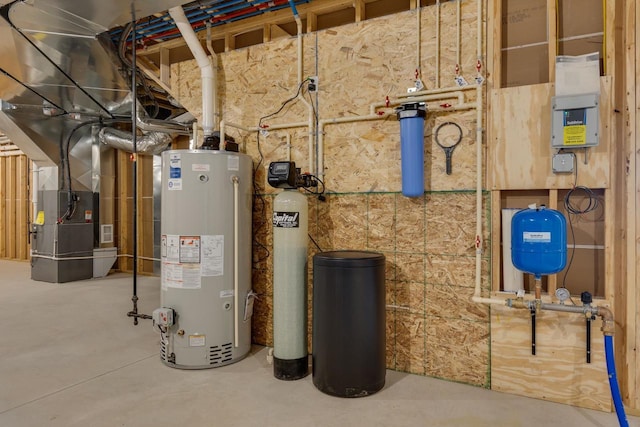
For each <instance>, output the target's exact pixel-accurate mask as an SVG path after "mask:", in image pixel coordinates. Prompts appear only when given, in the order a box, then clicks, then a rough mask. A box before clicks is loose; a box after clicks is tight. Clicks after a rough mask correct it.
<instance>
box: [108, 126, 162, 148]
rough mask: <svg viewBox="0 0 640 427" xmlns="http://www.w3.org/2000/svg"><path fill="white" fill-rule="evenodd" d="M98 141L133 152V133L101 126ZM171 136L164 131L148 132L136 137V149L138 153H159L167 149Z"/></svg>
mask: <svg viewBox="0 0 640 427" xmlns="http://www.w3.org/2000/svg"><path fill="white" fill-rule="evenodd" d="M98 136H99V138H100V142H101V143H102V144H106V145H108V146H110V147H113V148H117V149H119V150H124V151H127V152H129V153H133V135H132V134H131V133H130V132H126V131H122V130H118V129H114V128H102V129H100V133H99V135H98ZM172 140H173V138H172V137H171V135H170V134H168V133H165V132H149V133H146V134H144V135H142V136H139V137H137V138H136V151H137V152H138V153H139V154H160V153H161V152H163V151H164V150H166V149H167V147H168V146H169V144H170V143H171V141H172Z"/></svg>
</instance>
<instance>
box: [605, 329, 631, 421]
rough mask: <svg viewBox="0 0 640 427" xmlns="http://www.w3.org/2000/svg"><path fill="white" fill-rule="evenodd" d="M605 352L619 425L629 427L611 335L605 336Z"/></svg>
mask: <svg viewBox="0 0 640 427" xmlns="http://www.w3.org/2000/svg"><path fill="white" fill-rule="evenodd" d="M604 352H605V359H606V361H607V374H608V375H609V386H610V387H611V397H612V399H613V406H614V407H615V408H616V415H617V416H618V423H619V424H620V427H629V421H628V420H627V414H625V412H624V405H623V404H622V396H621V395H620V387H618V378H617V377H616V361H615V358H614V355H613V337H612V336H611V335H605V336H604Z"/></svg>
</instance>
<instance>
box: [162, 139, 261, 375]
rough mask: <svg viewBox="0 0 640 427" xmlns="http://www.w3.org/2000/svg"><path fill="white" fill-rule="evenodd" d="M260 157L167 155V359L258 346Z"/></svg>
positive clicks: (203, 358) (208, 364) (190, 364)
mask: <svg viewBox="0 0 640 427" xmlns="http://www.w3.org/2000/svg"><path fill="white" fill-rule="evenodd" d="M252 166H253V164H252V161H251V158H250V157H249V156H247V155H246V154H241V153H237V152H229V151H221V150H171V151H165V152H164V153H162V205H161V215H162V216H161V259H162V264H161V271H162V279H161V280H162V289H161V292H160V296H161V308H159V309H156V310H155V311H154V313H153V321H154V327H155V328H157V329H159V330H160V332H161V337H162V340H161V352H160V357H161V360H162V361H163V362H164V363H165V364H167V365H169V366H172V367H175V368H184V369H202V368H213V367H217V366H222V365H226V364H229V363H233V362H236V361H238V360H240V359H242V358H243V357H244V356H245V355H246V354H247V353H248V352H249V350H250V347H251V314H252V307H253V305H252V298H253V294H252V292H251V238H252V236H251V224H252V218H251V216H252V187H253V183H252Z"/></svg>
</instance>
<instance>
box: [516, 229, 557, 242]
mask: <svg viewBox="0 0 640 427" xmlns="http://www.w3.org/2000/svg"><path fill="white" fill-rule="evenodd" d="M522 240H523V241H524V242H525V243H551V232H550V231H523V232H522Z"/></svg>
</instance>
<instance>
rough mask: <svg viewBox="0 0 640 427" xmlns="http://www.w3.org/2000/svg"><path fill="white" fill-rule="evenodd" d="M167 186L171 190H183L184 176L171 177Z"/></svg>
mask: <svg viewBox="0 0 640 427" xmlns="http://www.w3.org/2000/svg"><path fill="white" fill-rule="evenodd" d="M167 188H168V189H169V191H172V190H182V178H177V179H169V182H168V183H167Z"/></svg>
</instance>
